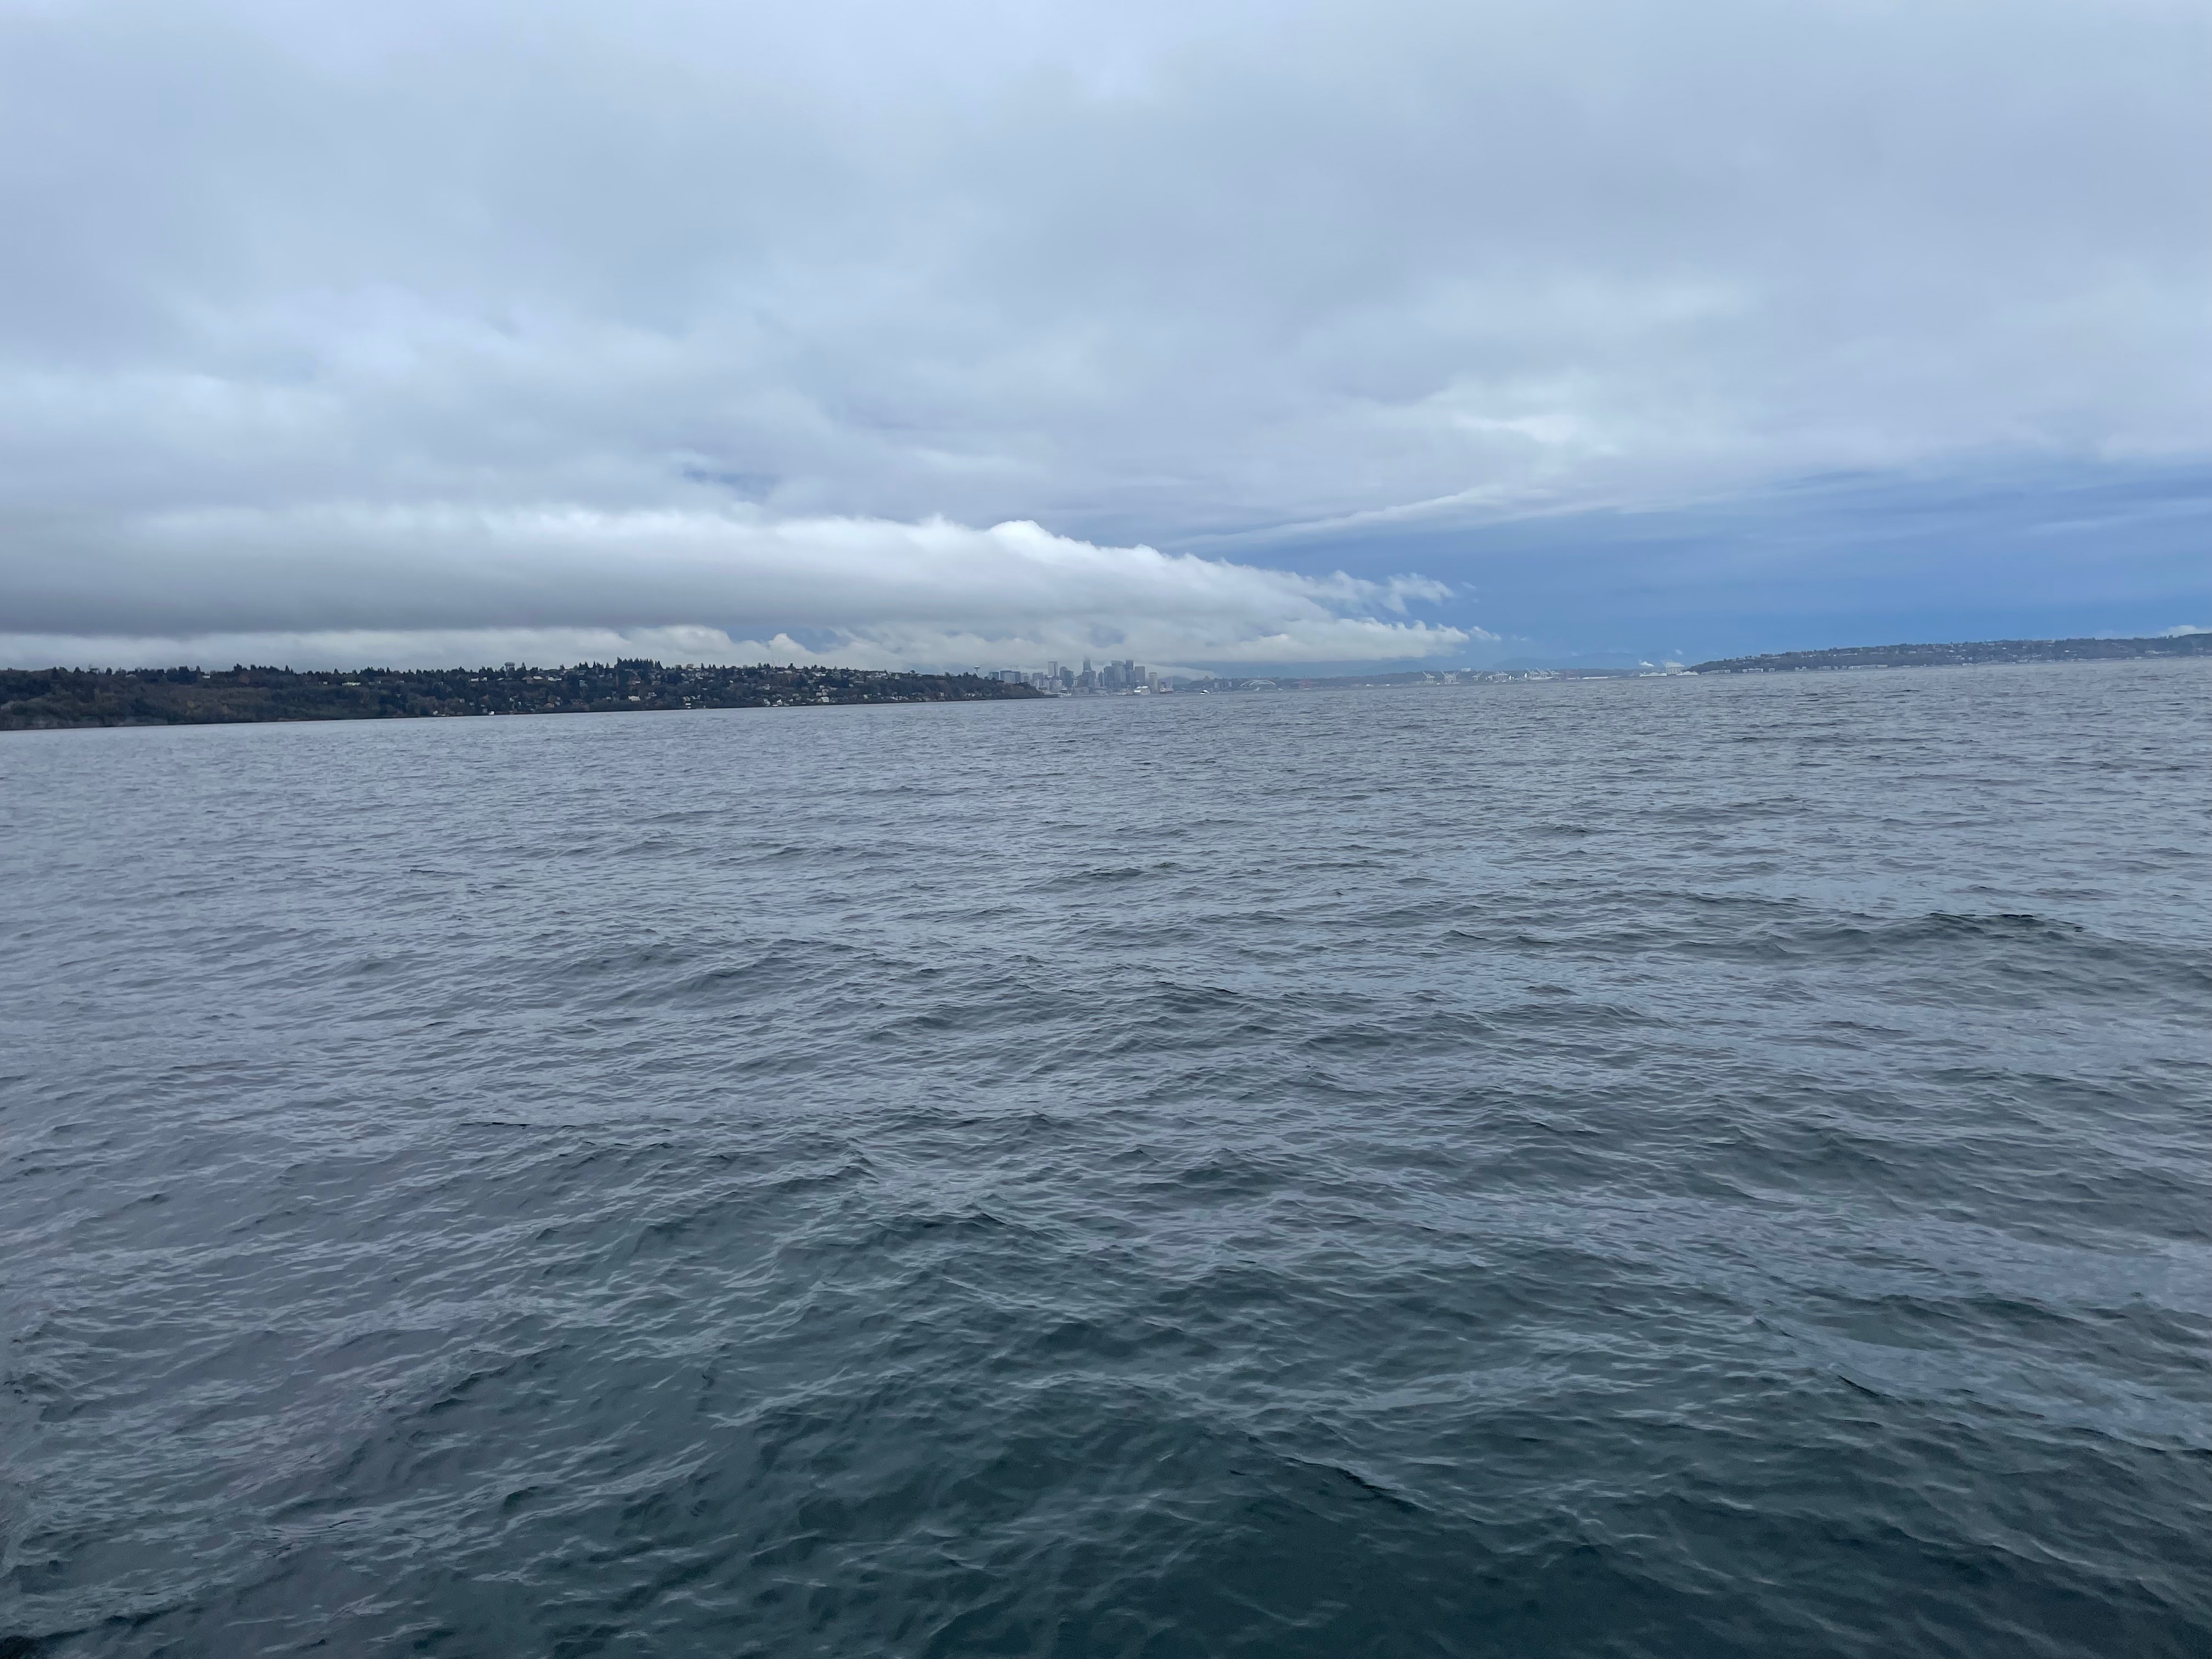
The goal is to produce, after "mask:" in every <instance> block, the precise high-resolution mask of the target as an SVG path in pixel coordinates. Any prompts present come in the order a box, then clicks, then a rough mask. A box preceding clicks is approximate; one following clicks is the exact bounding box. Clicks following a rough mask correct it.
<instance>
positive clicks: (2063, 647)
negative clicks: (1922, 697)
mask: <svg viewBox="0 0 2212 1659" xmlns="http://www.w3.org/2000/svg"><path fill="white" fill-rule="evenodd" d="M2137 657H2212V634H2176V635H2154V636H2153V637H2151V638H2148V639H2133V640H1978V641H1965V642H1960V643H1954V644H1950V645H1844V646H1837V647H1833V648H1832V649H1829V650H1826V651H1779V652H1774V653H1770V654H1768V655H1766V656H1763V657H1721V658H1717V659H1715V660H1713V661H1711V662H1701V663H1698V664H1696V665H1693V666H1692V668H1691V669H1690V670H1689V671H1690V672H1691V673H1692V674H1798V673H1805V672H1808V671H1818V670H1823V669H1838V668H1957V667H1964V666H1966V665H1972V664H1978V663H2008V662H2120V661H2125V660H2128V659H2132V658H2137Z"/></svg>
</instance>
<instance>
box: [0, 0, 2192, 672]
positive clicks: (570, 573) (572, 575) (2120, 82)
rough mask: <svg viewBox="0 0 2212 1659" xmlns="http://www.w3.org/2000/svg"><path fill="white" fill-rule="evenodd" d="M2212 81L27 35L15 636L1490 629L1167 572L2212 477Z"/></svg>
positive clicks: (1411, 55) (1385, 606) (928, 49)
mask: <svg viewBox="0 0 2212 1659" xmlns="http://www.w3.org/2000/svg"><path fill="white" fill-rule="evenodd" d="M2208 82H2212V12H2208V11H2207V10H2206V9H2205V8H2203V6H2202V5H2199V4H2196V3H2183V0H2017V3H2013V4H2008V5H2007V6H2005V7H2003V8H2002V9H1992V8H1991V7H1990V6H1989V5H1987V4H1986V3H1984V0H1917V3H1913V4H1910V5H1907V4H1903V3H1898V0H1797V3H1792V4H1790V5H1786V6H1778V5H1774V4H1772V3H1771V0H1664V3H1662V0H1449V3H1447V0H1358V3H1353V0H1304V3H1292V4H1269V5H1267V6H1261V5H1258V4H1255V3H1244V0H1182V3H1177V4H1175V5H1172V6H1170V5H1168V4H1166V3H1164V0H1117V3H1114V4H1111V5H1109V4H1105V3H1103V0H1072V3H1071V0H1053V3H1046V0H930V3H926V4H921V5H915V4H901V5H893V4H890V3H889V0H823V3H819V4H816V5H812V6H808V7H794V6H789V5H770V4H768V3H766V0H714V3H708V0H638V3H635V4H630V5H626V6H621V7H615V6H607V5H604V4H599V3H593V4H588V5H587V4H585V3H583V0H532V3H529V4H527V5H525V4H522V3H520V0H438V3H435V4H433V3H430V0H387V3H383V4H380V5H378V6H374V7H356V8H351V9H339V8H317V7H300V6H295V5H291V4H278V3H276V0H161V3H159V4H156V3H153V0H107V3H92V0H34V3H27V0H0V145H4V147H5V148H4V153H6V154H8V155H13V156H15V157H16V158H18V161H17V163H16V164H15V165H12V166H8V167H0V213H4V214H5V215H6V222H7V224H8V226H9V244H10V254H9V258H8V259H7V260H5V261H0V440H3V441H0V632H4V633H7V634H10V635H14V636H15V637H16V638H18V639H21V638H23V637H26V636H35V637H36V638H40V639H62V638H82V639H121V638H143V639H147V640H149V641H163V640H173V641H181V640H185V639H191V638H213V637H215V636H216V635H217V634H218V633H220V634H222V635H224V636H226V637H228V636H235V635H240V634H241V633H243V634H247V635H253V636H255V637H264V636H267V637H279V636H287V635H288V633H289V636H294V637H305V636H307V635H313V636H314V637H336V636H337V635H343V634H344V633H346V632H348V631H349V630H351V631H355V632H360V631H361V630H367V635H366V636H367V637H397V636H398V635H407V636H408V637H410V638H419V639H422V640H428V639H431V638H432V637H434V636H436V635H440V634H441V631H442V633H443V634H444V635H455V634H456V633H457V631H458V633H459V635H469V636H471V637H473V636H475V635H478V634H483V632H484V630H492V631H493V632H495V633H498V632H501V631H505V632H507V633H512V632H513V631H514V630H523V631H524V632H525V633H529V634H532V635H533V636H544V637H549V638H550V637H551V635H550V634H547V633H546V630H549V629H550V630H558V629H572V630H573V629H582V630H585V633H586V635H589V636H590V637H593V638H598V637H601V636H602V635H607V636H613V635H619V636H620V637H623V638H628V637H629V633H628V632H627V631H625V630H634V629H684V628H702V629H717V630H720V631H721V632H723V633H725V634H730V635H731V637H732V641H734V642H736V643H738V644H745V643H747V642H755V641H757V642H760V643H763V644H765V643H767V642H769V641H771V640H773V638H774V637H775V634H776V633H777V632H778V631H779V630H785V629H798V630H800V633H801V634H802V635H806V637H809V638H812V637H814V636H813V635H811V634H807V633H806V630H810V629H819V630H826V634H827V636H828V637H829V640H830V642H831V643H833V644H837V643H838V642H840V641H842V644H840V645H839V648H841V649H849V650H852V651H855V652H859V653H863V654H865V653H878V655H883V654H885V653H887V654H888V655H893V656H896V655H899V654H901V653H904V652H905V651H907V650H908V647H912V648H913V649H914V650H915V651H916V652H924V651H927V652H932V653H934V652H938V651H939V650H940V649H943V650H945V651H946V652H947V653H948V654H945V655H941V656H938V657H936V658H935V659H936V660H940V661H948V662H949V661H957V660H963V659H966V658H967V656H968V653H966V652H963V651H959V650H951V647H952V646H954V645H967V644H969V643H970V642H974V643H975V645H976V647H978V648H980V647H981V645H982V644H984V643H987V642H994V641H1005V642H1006V647H1007V648H1008V649H1009V650H1012V648H1013V647H1015V646H1016V645H1017V644H1018V645H1019V646H1020V647H1022V648H1024V649H1028V648H1030V647H1036V649H1037V650H1039V651H1043V652H1047V653H1053V652H1055V651H1056V652H1059V653H1065V652H1066V651H1070V650H1074V649H1076V647H1075V645H1074V644H1073V643H1071V642H1073V641H1080V640H1086V639H1090V638H1093V637H1097V636H1101V635H1103V634H1107V633H1112V632H1114V631H1115V630H1120V631H1121V632H1122V633H1123V634H1124V635H1125V636H1126V638H1127V642H1128V644H1129V646H1130V647H1131V648H1132V649H1134V650H1136V651H1138V652H1139V653H1147V654H1150V655H1152V656H1156V657H1158V658H1160V659H1173V658H1176V657H1177V656H1178V655H1180V656H1183V657H1191V658H1196V657H1200V656H1203V657H1204V658H1206V659H1225V660H1235V659H1245V657H1244V654H1243V653H1248V652H1249V653H1256V652H1258V651H1259V650H1260V646H1259V645H1258V644H1256V643H1255V641H1269V642H1270V643H1269V647H1268V648H1270V649H1273V650H1275V651H1276V652H1277V655H1276V656H1274V657H1273V658H1272V660H1287V659H1294V658H1295V659H1308V660H1318V659H1322V656H1326V657H1327V658H1328V659H1337V660H1346V659H1373V657H1374V656H1375V655H1376V653H1379V652H1380V651H1382V650H1383V649H1385V648H1386V647H1387V648H1388V649H1389V650H1392V651H1395V652H1396V653H1398V654H1400V655H1415V654H1419V653H1421V652H1423V651H1426V650H1430V649H1433V648H1437V647H1443V648H1449V647H1450V646H1451V644H1452V643H1453V641H1451V640H1450V639H1449V638H1448V637H1447V636H1448V635H1450V634H1451V633H1452V631H1453V630H1451V629H1438V628H1433V627H1432V628H1430V629H1426V630H1424V629H1422V627H1421V624H1420V623H1419V621H1418V620H1417V619H1414V618H1413V617H1409V616H1408V615H1407V613H1406V612H1405V611H1404V609H1403V606H1404V605H1405V603H1406V602H1407V601H1408V600H1410V599H1419V598H1421V597H1423V595H1422V594H1421V593H1420V592H1418V591H1417V590H1416V589H1414V588H1411V587H1402V586H1401V587H1399V588H1395V589H1394V588H1390V587H1389V586H1387V585H1385V586H1380V587H1376V588H1373V589H1371V590H1370V589H1362V588H1359V587H1358V586H1356V585H1352V586H1347V585H1346V584H1344V583H1341V582H1339V583H1334V584H1332V583H1331V582H1330V581H1328V580H1318V581H1316V580H1312V579H1308V578H1302V577H1296V576H1291V575H1286V574H1280V573H1269V572H1266V571H1263V570H1260V569H1258V568H1255V567H1250V566H1225V567H1221V568H1211V567H1200V566H1198V565H1194V564H1191V563H1189V562H1182V563H1177V562H1174V561H1172V560H1170V559H1166V558H1164V557H1163V556H1160V555H1158V554H1154V553H1151V552H1149V551H1147V550H1145V549H1143V548H1141V547H1133V546H1131V545H1128V544H1134V543H1139V542H1150V543H1152V544H1155V545H1162V546H1167V547H1171V548H1176V547H1179V548H1184V549H1191V548H1198V549H1205V548H1215V549H1230V548H1234V549H1239V550H1248V551H1247V552H1246V554H1245V556H1265V555H1264V553H1261V554H1254V553H1251V552H1249V550H1253V549H1261V550H1265V549H1267V548H1270V547H1273V548H1277V549H1280V548H1282V547H1284V546H1285V545H1289V544H1291V542H1286V540H1285V538H1286V536H1288V537H1289V538H1291V541H1292V542H1294V540H1295V536H1296V533H1297V532H1296V527H1297V526H1316V527H1319V528H1318V530H1317V531H1316V533H1320V531H1327V532H1329V533H1335V532H1341V531H1343V530H1346V529H1352V530H1359V529H1363V528H1367V527H1373V526H1391V525H1399V524H1403V523H1406V522H1408V521H1417V520H1418V521H1425V520H1455V519H1467V520H1479V519H1480V518H1481V517H1482V516H1483V515H1485V514H1487V513H1504V512H1516V511H1526V510H1530V509H1535V508H1542V509H1547V510H1557V509H1559V508H1564V507H1576V506H1583V505H1593V504H1601V503H1611V502H1626V503H1650V502H1653V501H1662V500H1669V499H1677V498H1681V497H1684V496H1688V495H1700V494H1705V495H1710V494H1713V493H1716V492H1725V491H1729V490H1732V489H1741V488H1748V487H1753V486H1755V485H1758V484H1760V483H1765V482H1769V481H1771V480H1773V479H1776V478H1780V477H1791V476H1796V475H1800V474H1803V473H1806V472H1808V471H1823V470H1832V469H1845V468H1893V467H1894V468H1914V467H1917V468H1927V467H1929V466H1942V465H1947V464H1949V463H1950V462H1952V461H1954V460H1956V459H1960V458H1966V457H1982V458H1986V457H1989V456H1991V455H2008V456H2035V455H2049V456H2052V457H2065V458H2069V459H2082V458H2099V457H2115V456H2130V457H2169V458H2170V457H2197V456H2203V455H2205V454H2207V453H2212V375H2207V374H2204V372H2203V366H2204V363H2205V362H2207V361H2208V349H2212V231H2209V230H2208V224H2207V220H2206V216H2204V215H2203V214H2201V213H2195V212H2191V211H2187V210H2184V209H2182V208H2180V207H2179V206H2178V205H2177V204H2185V203H2191V202H2194V201H2195V200H2196V199H2197V197H2198V195H2199V194H2200V193H2201V190H2202V173H2203V157H2204V153H2205V150H2204V143H2205V140H2204V128H2203V88H2204V87H2205V85H2206V84H2207V83H2208ZM1022 520H1033V521H1035V522H1037V523H1041V524H1043V525H1045V526H1048V527H1049V528H1051V529H1052V530H1053V531H1055V532H1061V533H1062V534H1063V535H1064V536H1065V537H1066V538H1068V539H1066V540H1064V541H1055V540H1054V539H1053V538H1043V539H1042V540H1036V539H1034V538H1036V537H1037V536H1038V534H1039V532H1029V531H1022V530H1018V529H1015V528H1010V527H1009V526H1010V525H1012V524H1016V523H1018V521H1022ZM987 525H999V526H1000V529H997V530H980V529H965V530H963V529H960V528H957V526H987ZM1024 537H1028V538H1032V539H1031V540H1030V541H1024V539H1023V538H1024ZM1017 546H1018V547H1019V548H1022V549H1024V551H1019V552H1010V551H1009V549H1012V548H1016V547H1017ZM848 601H849V603H848ZM592 630H599V631H598V632H596V633H595V632H593V631H592ZM610 630H611V631H612V632H611V634H610V633H609V631H610ZM732 630H735V632H734V633H732ZM518 637H520V635H518ZM580 637H581V636H580ZM671 637H672V636H671ZM13 649H14V647H9V650H10V651H12V650H13ZM1307 653H1320V654H1318V655H1308V654H1307ZM218 654H220V653H218ZM532 654H540V653H532ZM1078 654H1079V653H1078ZM1249 659H1253V660H1258V659H1260V658H1259V657H1258V656H1256V655H1254V656H1252V657H1250V658H1249Z"/></svg>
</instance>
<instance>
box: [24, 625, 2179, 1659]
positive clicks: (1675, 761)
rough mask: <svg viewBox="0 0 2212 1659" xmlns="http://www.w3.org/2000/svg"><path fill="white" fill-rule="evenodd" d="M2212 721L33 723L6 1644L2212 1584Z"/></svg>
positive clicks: (2128, 707) (1462, 1624) (1698, 694)
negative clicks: (2211, 737) (42, 729)
mask: <svg viewBox="0 0 2212 1659" xmlns="http://www.w3.org/2000/svg"><path fill="white" fill-rule="evenodd" d="M2208 716H2212V668H2208V666H2207V665H2198V664H2176V665H2159V664H2143V663H2131V664H2116V665H2098V666H2079V667H2058V668H2027V669H1986V670H1960V671H1949V672H1942V671H1935V672H1923V673H1911V672H1893V673H1863V674H1850V675H1840V674H1839V675H1820V676H1808V677H1804V678H1792V679H1789V680H1785V681H1776V680H1771V679H1768V680H1756V679H1754V680H1711V679H1705V680H1680V681H1671V682H1651V681H1645V682H1629V683H1615V684H1580V685H1560V684H1553V685H1514V686H1496V687H1473V688H1467V689H1441V688H1440V689H1436V690H1406V691H1370V692H1346V693H1316V694H1310V695H1285V696H1275V697H1272V698H1271V697H1267V696H1244V697H1241V698H1215V699H1199V698H1188V697H1186V698H1181V699H1160V700H1158V701H1152V702H1147V701H1145V700H1127V699H1121V700H1112V701H1101V702H1056V703H1054V702H1043V703H1035V704H1006V705H987V706H979V707H966V708H883V709H827V710H812V711H805V712H799V711H790V712H769V711H763V712H737V713H723V714H696V715H675V714H655V715H642V716H613V717H605V718H598V717H593V718H568V719H559V718H555V719H538V720H477V721H450V722H448V721H425V722H419V723H406V724H388V725H339V726H281V727H251V728H215V729H193V730H173V731H170V730H133V731H118V732H56V733H33V734H27V735H22V736H15V737H9V738H5V739H0V805H4V814H5V823H4V829H5V836H4V840H0V860H4V864H0V878H4V881H5V884H6V885H5V892H6V895H7V899H6V904H5V911H4V915H5V924H4V925H5V930H6V932H5V939H4V952H0V1020H4V1022H5V1033H6V1036H7V1043H6V1048H5V1051H4V1053H3V1054H0V1107H3V1108H4V1117H0V1125H3V1126H4V1131H5V1134H6V1161H5V1164H4V1171H3V1172H0V1249H4V1253H5V1261H6V1263H7V1266H6V1271H5V1284H4V1292H0V1294H4V1297H5V1301H4V1316H5V1322H6V1328H7V1334H8V1336H9V1346H8V1347H7V1351H6V1361H5V1364H6V1375H7V1379H8V1388H7V1392H6V1395H5V1397H4V1401H0V1441H4V1444H5V1446H6V1448H7V1456H8V1474H9V1481H10V1490H9V1499H8V1503H9V1510H8V1515H7V1529H8V1546H7V1547H8V1550H9V1556H8V1560H7V1567H8V1570H9V1577H8V1583H7V1586H6V1590H5V1596H6V1600H5V1602H4V1604H0V1636H4V1635H20V1636H25V1637H30V1638H37V1639H38V1642H39V1644H40V1645H39V1648H38V1651H40V1652H46V1653H52V1654H55V1655H155V1654H160V1655H178V1656H183V1655H205V1656H223V1659H229V1656H243V1655H261V1654H278V1653H295V1652H304V1651H307V1650H314V1651H317V1652H321V1653H329V1654H342V1655H355V1654H359V1655H386V1654H399V1653H422V1654H434V1655H455V1656H463V1655H466V1656H474V1655H509V1654H513V1655H538V1654H543V1655H560V1656H580V1655H587V1654H605V1655H623V1656H641V1655H667V1656H691V1655H716V1656H721V1655H763V1656H769V1655H773V1656H808V1655H819V1656H838V1659H849V1656H878V1655H881V1656H902V1659H903V1656H915V1659H920V1656H946V1659H951V1656H970V1655H996V1654H1013V1655H1053V1656H1069V1659H1073V1656H1108V1655H1111V1656H1161V1659H1165V1656H1196V1655H1214V1654H1231V1653H1249V1654H1255V1655H1267V1656H1304V1655H1313V1656H1322V1655H1327V1656H1347V1655H1376V1656H1383V1655H1389V1656H1396V1655H1414V1654H1435V1655H1498V1656H1505V1655H1512V1656H1544V1655H1562V1656H1565V1655H1574V1656H1586V1655H1619V1656H1632V1655H1642V1656H1667V1659H1692V1656H1695V1659H1710V1656H1730V1655H1742V1656H1761V1659H1767V1656H1778V1655H1852V1656H1867V1659H1875V1656H1883V1659H1887V1656H1898V1655H1905V1654H1916V1655H1917V1654H1931V1655H1960V1656H1966V1655H1971V1656H1993V1659H1994V1656H2006V1659H2015V1656H2056V1655H2126V1656H2132V1659H2142V1656H2160V1655H2197V1656H2201V1655H2203V1654H2205V1653H2207V1652H2208V1651H2212V1542H2209V1541H2212V1371H2208V1369H2207V1365H2206V1360H2207V1355H2208V1345H2207V1338H2208V1334H2212V1018H2208V1015H2212V927H2208V923H2209V922H2212V879H2208V878H2212V833H2208V820H2207V809H2208V805H2212V756H2208V753H2207V746H2208V745H2207V741H2206V739H2207V736H2208V732H2212V720H2208ZM17 1645H18V1647H19V1648H20V1647H21V1644H17Z"/></svg>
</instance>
